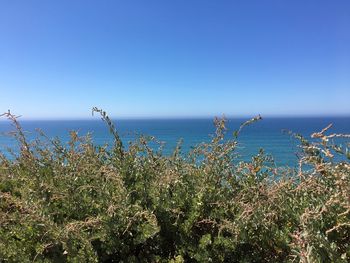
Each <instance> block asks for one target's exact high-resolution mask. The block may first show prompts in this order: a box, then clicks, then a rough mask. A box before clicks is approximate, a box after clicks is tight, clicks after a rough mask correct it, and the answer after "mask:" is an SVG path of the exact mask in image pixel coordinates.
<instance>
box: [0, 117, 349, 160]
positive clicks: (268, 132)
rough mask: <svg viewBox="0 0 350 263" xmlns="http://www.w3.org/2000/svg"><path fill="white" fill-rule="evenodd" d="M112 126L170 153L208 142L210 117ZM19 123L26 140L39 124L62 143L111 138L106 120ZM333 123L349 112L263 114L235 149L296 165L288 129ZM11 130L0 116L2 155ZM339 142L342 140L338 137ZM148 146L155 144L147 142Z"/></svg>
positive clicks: (343, 129)
mask: <svg viewBox="0 0 350 263" xmlns="http://www.w3.org/2000/svg"><path fill="white" fill-rule="evenodd" d="M246 120H247V119H243V118H229V119H227V123H226V126H227V130H226V136H225V139H226V140H229V139H233V132H234V131H235V130H237V129H238V127H239V126H240V125H241V124H242V123H243V122H244V121H246ZM113 122H114V124H115V126H116V128H117V131H118V133H119V135H120V137H121V139H122V141H123V143H124V144H125V145H126V147H127V145H128V143H129V142H130V141H133V140H135V139H136V138H137V137H138V136H140V135H141V134H142V135H147V136H153V137H155V138H156V139H157V140H158V141H159V142H162V143H163V144H164V148H163V153H164V154H171V153H172V152H173V150H174V149H175V147H176V145H177V143H178V142H179V140H182V148H181V149H182V153H183V154H184V155H186V153H188V152H189V151H191V149H193V147H195V146H196V145H198V144H200V143H201V142H209V141H210V140H211V139H212V136H213V134H214V133H215V126H214V122H213V119H210V118H203V119H139V120H136V119H130V120H125V119H123V120H114V121H113ZM20 124H21V125H22V127H23V130H24V131H25V134H26V136H27V137H28V139H29V140H34V139H35V138H37V137H39V135H38V132H37V131H36V129H41V130H42V131H43V132H44V133H45V134H46V135H47V137H49V138H59V139H60V140H61V141H62V142H64V143H65V142H67V141H68V140H69V131H72V130H74V131H77V132H78V134H79V135H86V134H87V133H91V136H92V139H93V141H94V143H96V144H99V145H104V144H106V143H109V144H110V143H112V142H113V137H112V136H111V134H110V133H109V130H108V128H107V126H106V124H105V123H104V122H103V121H101V120H96V119H94V120H31V121H29V120H22V121H21V120H20ZM329 124H333V126H332V128H331V129H330V130H329V133H348V134H349V133H350V116H349V117H312V118H311V117H304V118H300V117H298V118H296V117H289V118H276V117H275V118H263V119H262V120H260V121H258V122H255V123H253V124H252V125H249V126H246V127H244V129H243V130H242V132H241V133H240V136H239V138H238V148H237V154H238V158H240V159H242V160H246V161H248V160H250V159H251V158H252V157H253V156H254V155H255V154H257V153H258V152H259V150H260V149H264V151H265V153H266V154H268V155H270V156H271V157H272V158H273V159H274V161H275V163H276V165H279V166H289V167H296V165H297V161H298V156H299V154H300V152H301V149H300V147H299V142H298V140H296V139H295V138H294V136H292V135H291V134H293V133H294V134H301V135H302V136H304V137H305V138H306V139H311V137H310V135H311V134H312V133H314V132H318V131H321V130H322V129H323V128H325V127H326V126H327V125H329ZM12 130H13V127H12V126H11V124H10V122H9V121H7V120H1V121H0V151H1V152H3V153H4V154H5V155H7V153H6V152H7V149H8V148H10V149H12V150H13V151H14V152H16V151H18V144H17V142H16V141H15V140H14V139H13V138H11V137H9V136H8V133H9V132H10V131H12ZM339 143H342V144H344V143H346V142H345V141H339ZM152 147H154V148H156V147H158V146H157V145H156V144H153V145H152Z"/></svg>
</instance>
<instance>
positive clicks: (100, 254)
mask: <svg viewBox="0 0 350 263" xmlns="http://www.w3.org/2000/svg"><path fill="white" fill-rule="evenodd" d="M94 111H97V112H99V113H100V114H101V116H102V119H103V120H104V121H105V122H106V123H107V124H108V127H109V129H110V131H111V134H112V135H113V137H114V139H115V142H114V145H113V146H112V147H108V146H107V145H106V146H97V145H94V144H93V143H92V141H91V138H90V137H89V136H83V137H79V136H78V134H77V133H76V132H71V140H70V141H69V143H68V145H65V144H64V143H61V142H60V141H58V140H51V139H48V138H46V137H45V136H44V134H41V139H38V140H36V141H34V142H28V141H27V139H26V137H25V135H24V133H23V131H22V128H21V126H20V124H19V123H18V121H17V119H16V117H15V116H13V115H12V114H11V113H6V114H4V115H5V116H6V117H7V118H9V119H10V120H11V121H12V122H13V124H14V125H15V127H16V132H15V133H14V136H15V137H16V139H17V140H18V142H19V144H20V151H19V153H18V154H17V155H16V156H14V157H12V158H8V157H6V156H5V155H1V156H0V159H1V161H0V226H1V227H0V259H1V261H2V262H348V261H349V259H350V246H349V243H350V164H349V161H348V160H346V158H338V159H335V158H334V155H335V154H338V155H341V156H345V157H349V156H347V155H348V152H347V149H345V148H341V147H339V146H336V145H334V144H333V143H331V141H332V139H333V138H337V137H345V138H348V137H349V136H348V135H341V134H331V135H328V136H327V135H325V133H326V131H327V130H328V128H329V127H327V129H324V130H323V131H321V132H319V133H315V134H313V137H314V138H315V139H317V140H318V142H316V141H313V142H308V141H306V140H305V138H302V137H301V136H298V138H299V139H300V144H301V146H302V149H303V156H302V158H301V159H300V167H299V169H297V170H293V169H286V168H282V167H280V168H278V167H275V166H274V164H273V161H272V160H271V158H270V157H268V156H266V155H265V154H264V152H263V151H261V152H259V153H258V154H257V155H256V156H255V157H253V158H252V160H251V161H250V162H243V161H238V160H237V158H236V154H235V150H236V145H237V138H238V137H239V134H240V132H241V129H242V128H243V127H244V126H246V125H249V124H250V123H252V122H254V121H257V120H259V119H260V118H259V117H257V118H254V119H252V120H250V121H248V122H246V123H244V124H243V125H242V126H241V128H240V129H239V130H238V131H237V132H236V133H235V135H234V138H233V139H232V140H224V136H225V120H223V119H216V120H215V125H216V127H217V130H216V134H215V136H214V137H213V139H212V141H211V142H210V143H203V144H201V145H199V146H198V147H196V148H195V149H194V150H193V151H192V152H190V153H189V154H187V155H184V154H183V153H181V145H180V144H179V146H178V147H177V148H176V150H175V151H174V152H173V154H172V155H171V156H165V155H163V154H162V152H161V151H160V150H159V151H156V150H154V149H153V148H151V147H150V146H149V143H150V142H151V141H152V140H153V139H152V138H148V137H140V138H139V139H138V140H137V141H135V142H132V143H130V145H129V147H127V149H125V148H124V147H123V145H122V142H121V140H120V138H119V135H118V133H117V132H116V130H115V128H114V126H113V124H112V122H111V121H110V119H109V118H108V116H107V115H106V114H105V112H103V111H101V110H99V109H96V108H95V109H94ZM335 160H338V161H335Z"/></svg>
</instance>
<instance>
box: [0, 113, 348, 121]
mask: <svg viewBox="0 0 350 263" xmlns="http://www.w3.org/2000/svg"><path fill="white" fill-rule="evenodd" d="M258 115H259V114H255V115H254V114H251V115H248V114H245V115H239V114H238V115H225V114H221V115H204V116H203V115H192V116H119V117H115V116H109V118H110V119H111V120H196V119H198V120H200V119H203V120H204V119H214V118H222V117H224V118H225V119H250V118H253V117H256V116H258ZM260 116H261V117H262V118H263V119H264V118H268V119H274V118H275V119H278V118H350V114H307V115H302V114H280V115H277V114H273V115H271V114H267V115H261V114H260ZM17 117H18V119H19V120H20V121H96V120H100V119H101V118H100V116H98V115H97V114H96V115H95V116H91V118H88V117H24V116H23V115H18V116H17ZM6 120H7V119H6V117H3V118H0V121H6Z"/></svg>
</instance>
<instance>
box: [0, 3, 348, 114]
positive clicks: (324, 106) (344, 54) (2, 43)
mask: <svg viewBox="0 0 350 263" xmlns="http://www.w3.org/2000/svg"><path fill="white" fill-rule="evenodd" d="M93 106H98V107H101V108H103V109H104V110H106V111H107V112H108V113H109V114H110V115H111V116H112V117H120V118H129V117H132V118H136V117H141V118H142V117H151V118H154V117H163V118H164V117H210V116H214V115H222V114H225V115H227V116H243V115H244V116H247V115H255V114H258V113H260V114H262V115H263V116H274V115H278V116H293V115H299V116H300V115H347V116H349V115H350V1H348V0H335V1H330V0H329V1H325V0H317V1H316V0H311V1H301V0H297V1H296V0H294V1H277V0H276V1H271V0H266V1H261V0H256V1H250V0H245V1H243V0H241V1H220V0H219V1H209V0H207V1H204V0H193V1H188V0H177V1H164V0H158V1H155V0H149V1H141V0H139V1H136V0H127V1H117V0H113V1H112V0H105V1H97V0H96V1H89V0H74V1H73V0H60V1H46V0H41V1H39V0H22V1H17V0H11V1H1V2H0V112H4V111H7V110H8V109H11V111H12V112H13V113H15V114H20V115H22V116H23V118H28V119H31V118H32V119H50V118H52V119H57V118H91V108H92V107H93Z"/></svg>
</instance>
